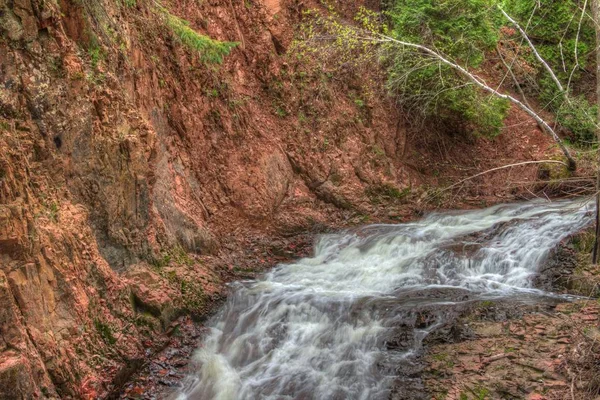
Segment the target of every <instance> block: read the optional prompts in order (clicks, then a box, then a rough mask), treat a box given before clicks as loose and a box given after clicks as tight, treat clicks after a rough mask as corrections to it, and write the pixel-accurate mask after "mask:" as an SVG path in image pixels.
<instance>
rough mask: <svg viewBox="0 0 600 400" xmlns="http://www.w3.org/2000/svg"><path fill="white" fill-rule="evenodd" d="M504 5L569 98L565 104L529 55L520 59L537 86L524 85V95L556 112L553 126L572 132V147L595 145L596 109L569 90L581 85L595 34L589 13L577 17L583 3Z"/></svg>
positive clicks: (516, 1)
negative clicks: (527, 65)
mask: <svg viewBox="0 0 600 400" xmlns="http://www.w3.org/2000/svg"><path fill="white" fill-rule="evenodd" d="M588 4H589V2H588ZM506 6H507V10H508V12H509V13H511V14H512V16H513V18H515V19H517V20H518V22H519V24H520V25H521V26H522V27H524V29H526V30H527V32H528V35H529V37H530V38H531V39H532V41H533V42H534V45H535V47H536V49H537V50H538V52H539V53H540V55H541V56H542V58H544V59H545V60H546V61H547V62H548V64H549V65H550V67H551V68H552V70H553V71H554V72H555V73H556V75H557V77H558V79H559V80H560V81H561V82H562V83H563V86H565V87H567V86H569V88H568V89H569V90H570V93H569V96H571V100H570V101H566V99H565V96H564V95H563V93H561V92H560V91H559V89H558V88H557V86H556V83H555V82H554V81H553V80H552V79H551V78H550V76H549V74H548V72H547V71H546V70H545V69H544V68H543V67H542V66H541V65H540V64H539V63H538V62H537V61H536V60H535V59H534V56H533V55H532V54H531V53H530V52H528V53H527V52H526V53H525V54H526V55H525V59H526V61H527V62H529V63H530V64H532V65H535V66H536V67H537V68H536V69H535V70H534V71H535V74H536V76H535V77H534V82H535V83H536V85H537V87H535V86H534V87H527V89H528V91H529V92H530V94H532V95H533V96H535V97H537V98H538V99H539V100H540V101H541V103H542V105H543V106H544V108H547V109H549V110H550V111H552V112H554V113H555V114H556V122H558V124H559V125H561V126H562V127H563V128H565V129H567V130H569V131H570V132H572V133H573V136H574V139H575V142H576V143H578V144H582V145H589V144H590V143H592V142H594V137H595V118H596V106H592V105H590V104H589V102H588V101H587V100H586V98H585V97H584V95H585V93H579V92H578V91H577V90H573V88H574V87H575V88H577V87H580V86H581V85H579V84H580V83H581V81H582V80H583V79H585V75H586V73H585V70H586V68H587V67H589V66H590V65H592V64H593V63H594V60H593V55H594V52H593V50H594V47H595V33H594V26H593V22H592V20H591V18H590V12H589V10H588V12H587V13H586V14H584V15H583V18H582V11H581V9H580V7H582V6H583V3H582V2H580V1H577V0H575V1H574V0H548V1H545V2H544V3H543V7H541V8H540V7H539V4H538V3H537V2H535V1H530V0H508V1H507V4H506ZM580 21H581V27H580ZM584 86H585V85H584ZM590 94H591V93H590Z"/></svg>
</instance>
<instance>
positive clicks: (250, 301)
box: [178, 201, 591, 400]
mask: <svg viewBox="0 0 600 400" xmlns="http://www.w3.org/2000/svg"><path fill="white" fill-rule="evenodd" d="M590 212H591V206H590V205H589V204H586V203H584V202H582V201H579V202H573V201H571V202H555V203H545V202H532V203H527V204H513V205H503V206H496V207H492V208H489V209H485V210H480V211H469V212H454V213H440V214H432V215H430V216H428V217H427V218H425V219H423V220H422V221H420V222H415V223H410V224H403V225H375V226H368V227H365V228H362V229H358V230H355V231H352V232H349V233H344V234H338V235H325V236H323V237H321V238H320V239H319V240H318V242H317V244H316V247H315V255H314V257H312V258H305V259H302V260H299V261H297V262H296V263H293V264H289V265H281V266H279V267H277V268H275V269H274V270H273V271H272V272H271V273H269V274H268V275H267V276H266V277H265V278H264V279H263V280H261V281H258V282H244V283H239V284H236V285H235V286H234V290H233V293H232V295H231V296H230V299H229V300H228V303H227V304H226V306H225V307H224V309H223V310H222V311H221V313H220V314H219V315H218V316H217V317H215V318H214V320H213V322H212V329H211V333H210V335H209V336H208V337H207V338H206V339H205V342H204V344H203V345H202V346H201V348H200V349H199V350H198V351H197V352H196V355H195V357H194V361H195V362H196V363H197V366H198V367H197V368H198V369H197V373H196V374H194V375H193V376H190V377H188V378H187V380H186V382H185V387H184V388H183V389H182V391H181V393H180V394H179V395H178V396H179V398H180V399H222V400H226V399H236V400H237V399H274V400H275V399H277V400H279V399H369V400H370V399H385V398H388V397H389V395H390V385H391V382H392V380H393V379H394V378H395V376H396V375H398V374H399V372H397V371H395V370H394V365H398V364H399V363H402V362H406V363H409V362H410V359H411V357H412V356H413V354H414V353H415V351H416V350H417V348H418V346H419V344H420V341H421V340H422V338H423V337H424V336H425V335H427V333H428V332H430V331H431V330H432V329H434V328H435V327H436V326H437V325H439V324H441V323H442V322H443V318H444V314H445V313H448V312H450V310H451V307H452V306H453V305H454V304H457V302H459V301H463V300H465V299H472V298H474V297H478V298H481V296H492V297H502V296H509V295H514V294H515V293H529V294H531V293H535V292H536V290H535V289H533V288H532V278H533V276H534V275H535V273H536V271H537V269H538V268H539V266H540V264H541V263H542V262H543V261H544V260H545V258H546V257H547V256H548V254H549V252H550V251H551V250H552V249H553V248H554V247H555V246H556V245H557V244H558V243H559V242H560V241H561V240H562V239H563V238H565V237H567V236H568V235H570V234H572V233H574V232H576V231H578V230H580V229H581V228H583V227H584V226H585V225H587V224H588V223H589V222H590V221H591V216H590ZM457 296H458V297H457ZM424 304H426V306H427V307H429V308H428V309H429V312H430V314H432V315H433V320H432V321H431V322H430V323H429V325H427V326H424V327H421V328H414V326H415V321H416V320H417V317H418V316H417V314H416V311H415V310H417V309H419V308H422V307H423V306H424ZM398 326H410V334H409V335H408V336H406V335H404V336H402V339H401V340H400V341H399V343H400V344H399V345H398V344H397V343H396V342H398V340H396V339H394V335H396V336H397V335H398ZM394 340H396V342H394ZM391 342H394V343H396V345H394V346H391V345H390V343H391Z"/></svg>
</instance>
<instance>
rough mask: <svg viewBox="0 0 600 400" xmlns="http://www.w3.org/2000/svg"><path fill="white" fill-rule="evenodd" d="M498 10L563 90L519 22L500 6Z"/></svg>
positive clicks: (562, 90)
mask: <svg viewBox="0 0 600 400" xmlns="http://www.w3.org/2000/svg"><path fill="white" fill-rule="evenodd" d="M500 12H501V13H502V15H504V17H505V18H506V19H508V20H509V21H510V23H511V24H513V25H514V26H515V27H516V28H517V29H518V30H519V32H520V33H521V36H523V39H525V41H526V42H527V44H529V47H531V51H533V54H534V55H535V58H537V60H538V61H539V62H540V63H542V65H543V66H544V68H545V69H546V71H548V73H549V74H550V76H551V77H552V80H553V81H554V83H556V86H557V87H558V89H559V90H560V91H561V92H564V91H565V89H564V88H563V85H562V83H560V80H559V79H558V78H557V77H556V74H555V73H554V71H553V70H552V68H550V65H548V63H547V62H546V60H544V58H543V57H542V56H541V55H540V53H539V52H538V51H537V49H536V47H535V46H534V45H533V43H532V42H531V39H529V36H528V35H527V32H525V31H524V30H523V28H521V25H519V23H518V22H517V21H515V20H514V19H513V18H512V17H511V16H510V15H508V14H507V13H506V11H504V10H503V9H502V8H500Z"/></svg>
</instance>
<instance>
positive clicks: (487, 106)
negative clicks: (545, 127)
mask: <svg viewBox="0 0 600 400" xmlns="http://www.w3.org/2000/svg"><path fill="white" fill-rule="evenodd" d="M584 4H587V5H588V6H589V4H590V2H585V3H584V2H583V1H578V0H566V1H565V0H552V1H548V2H537V1H531V0H392V1H389V2H387V6H386V8H385V10H384V11H382V12H381V13H373V12H369V11H366V10H362V11H361V12H360V13H359V14H358V16H357V17H356V21H357V22H359V24H361V25H362V26H363V30H355V29H353V28H352V27H351V24H345V23H344V22H343V21H341V19H340V18H338V17H337V16H336V15H335V13H334V12H331V10H329V11H328V12H326V13H319V14H316V15H317V16H316V17H315V13H314V12H311V13H308V14H307V15H308V17H310V18H309V21H310V22H308V23H307V24H306V27H305V32H306V38H305V42H307V43H311V46H314V47H317V48H318V50H317V51H316V53H317V54H318V55H319V56H321V57H322V55H323V54H329V55H330V58H334V59H335V60H338V61H339V62H340V63H341V64H343V65H344V66H347V65H348V64H349V63H356V62H361V61H363V62H371V61H373V60H374V59H376V60H378V61H380V62H381V65H382V66H383V67H384V70H385V71H386V73H387V75H388V79H387V84H388V88H389V90H390V93H391V94H392V95H393V96H394V97H396V98H397V100H398V103H399V104H400V106H401V107H403V108H404V109H405V111H406V114H407V115H409V116H411V117H412V118H413V119H414V120H415V121H418V122H428V123H432V124H433V125H435V126H437V127H443V128H444V129H446V130H449V131H452V132H457V131H458V132H468V133H470V134H474V135H484V136H495V135H497V134H499V133H500V132H501V129H502V127H503V121H504V119H505V117H506V115H507V112H508V110H509V103H508V101H507V100H506V99H501V98H499V97H497V96H494V95H493V94H490V92H489V91H487V92H486V91H482V90H481V88H480V87H477V85H476V84H474V82H473V81H472V80H471V81H470V80H469V79H465V75H464V74H463V73H461V72H460V71H457V70H456V68H453V67H452V66H450V65H448V64H444V63H443V62H440V60H439V59H438V58H436V57H432V55H431V54H428V53H427V52H424V51H420V50H419V49H415V48H411V47H410V46H402V45H398V43H397V42H390V41H387V42H386V41H385V40H379V38H381V37H382V36H386V37H389V38H392V40H398V41H402V42H409V43H415V44H419V45H423V46H426V47H427V48H429V49H432V50H434V51H435V52H436V53H437V54H439V55H441V56H443V57H444V58H445V59H447V60H450V61H451V62H452V63H455V64H457V65H460V66H461V67H463V68H464V69H465V70H468V71H470V72H472V73H473V74H475V75H476V76H477V79H478V80H481V81H484V82H485V83H486V85H488V86H490V87H492V88H494V89H496V88H498V90H499V91H500V92H509V93H515V94H516V96H517V97H519V99H520V100H521V101H522V102H523V103H524V104H527V106H528V107H529V108H531V109H533V110H534V111H536V112H541V111H542V110H548V111H551V112H552V113H553V114H554V120H555V121H549V122H556V127H557V129H559V130H562V131H563V132H564V133H566V134H568V135H571V137H572V138H573V141H574V142H576V143H577V144H579V145H590V144H591V143H592V142H593V141H594V136H595V127H596V121H595V115H596V110H595V106H592V105H590V104H591V103H592V102H593V101H592V100H593V95H594V90H593V87H594V85H593V84H592V85H590V83H591V82H593V78H594V73H593V66H594V61H593V60H594V57H593V55H594V54H592V53H593V50H594V47H595V46H594V40H595V37H594V29H593V24H592V21H591V17H590V14H591V12H590V11H589V9H587V10H585V11H586V12H583V11H584V10H582V7H583V5H584ZM587 8H589V7H587ZM503 11H506V12H507V13H508V16H509V17H512V18H513V19H514V20H515V21H516V23H517V24H518V25H519V26H520V27H522V28H523V30H524V31H525V32H526V34H527V37H528V38H529V40H531V42H532V43H533V46H534V48H535V49H537V51H538V52H539V54H540V55H541V57H542V58H543V59H544V60H546V61H547V63H548V65H549V66H550V67H551V69H552V70H553V71H554V74H555V75H556V77H557V78H558V80H560V82H561V84H560V86H559V85H557V84H556V80H554V79H552V76H551V74H549V73H548V71H547V69H546V68H544V66H543V64H542V63H541V62H540V61H539V60H538V59H537V58H536V57H535V55H534V50H533V49H532V48H531V46H530V45H529V44H528V43H527V40H525V39H524V38H523V35H522V34H521V33H520V32H519V29H518V27H517V26H516V25H515V24H514V23H512V22H511V21H510V19H509V17H507V16H505V15H504V14H503ZM324 37H336V38H337V39H336V40H335V42H334V43H333V44H330V45H324V44H323V40H322V39H323V38H324ZM365 39H366V40H365ZM373 39H374V40H373ZM369 40H371V42H372V43H371V44H374V45H373V46H368V45H366V44H365V43H364V42H365V41H369ZM373 42H374V43H373ZM382 42H383V43H382ZM300 47H301V48H302V50H301V53H302V55H306V53H307V52H310V51H309V50H308V48H309V47H310V46H304V47H302V46H300ZM324 48H326V49H325V51H324ZM332 49H333V50H332ZM332 53H336V56H335V57H331V54H332ZM367 53H370V54H371V56H368V55H365V54H367ZM359 54H360V55H359ZM373 54H376V56H373Z"/></svg>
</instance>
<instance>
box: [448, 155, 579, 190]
mask: <svg viewBox="0 0 600 400" xmlns="http://www.w3.org/2000/svg"><path fill="white" fill-rule="evenodd" d="M530 164H561V165H564V166H565V167H568V165H567V164H566V163H564V162H562V161H557V160H541V161H524V162H520V163H516V164H508V165H503V166H501V167H496V168H492V169H488V170H487V171H483V172H480V173H478V174H476V175H473V176H470V177H468V178H465V179H463V180H461V181H459V182H456V183H455V184H453V185H450V186H448V187H445V188H444V189H442V190H441V191H442V192H445V191H447V190H450V189H453V188H455V187H457V186H459V185H462V184H463V183H465V182H467V181H470V180H472V179H475V178H478V177H480V176H482V175H486V174H489V173H491V172H496V171H500V170H503V169H507V168H512V167H520V166H523V165H530Z"/></svg>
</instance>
